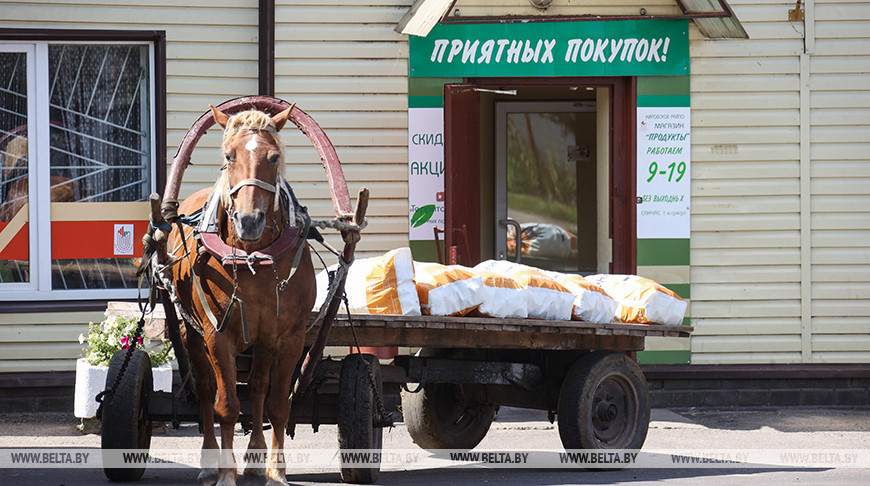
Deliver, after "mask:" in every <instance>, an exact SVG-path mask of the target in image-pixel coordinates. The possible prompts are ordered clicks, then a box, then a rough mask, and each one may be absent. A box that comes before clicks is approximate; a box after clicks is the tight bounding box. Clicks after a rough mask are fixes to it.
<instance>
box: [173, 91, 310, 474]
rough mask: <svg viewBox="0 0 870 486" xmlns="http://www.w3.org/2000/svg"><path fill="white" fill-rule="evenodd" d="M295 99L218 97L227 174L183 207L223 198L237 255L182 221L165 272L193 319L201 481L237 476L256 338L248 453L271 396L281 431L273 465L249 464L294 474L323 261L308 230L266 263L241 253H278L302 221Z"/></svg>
mask: <svg viewBox="0 0 870 486" xmlns="http://www.w3.org/2000/svg"><path fill="white" fill-rule="evenodd" d="M291 109H292V107H291V108H290V109H287V110H285V111H283V112H281V113H279V114H277V115H275V116H272V117H270V116H269V115H267V114H265V113H263V112H260V111H256V110H251V111H244V112H241V113H237V114H235V115H233V116H231V117H230V116H228V115H227V114H225V113H223V112H221V111H220V110H218V109H217V108H215V107H214V106H211V110H212V114H213V115H214V118H215V121H216V122H217V123H218V124H219V125H220V126H221V127H222V128H223V129H224V133H223V142H222V145H221V150H222V155H223V158H224V163H223V166H222V167H221V174H220V177H219V178H218V180H217V182H216V183H215V185H214V187H213V188H211V189H204V190H201V191H199V192H196V193H195V194H193V195H192V196H190V197H188V198H187V199H185V200H184V202H183V203H182V204H181V205H180V206H179V208H178V213H179V214H187V215H190V214H194V213H196V212H197V211H200V210H203V211H204V212H205V211H206V210H207V209H208V208H209V207H211V206H212V205H216V211H211V214H212V217H213V218H214V226H215V228H216V233H217V236H216V238H217V239H218V240H219V241H218V243H217V244H218V245H225V246H224V247H225V248H229V249H230V250H229V252H230V253H231V254H230V255H229V256H228V257H227V258H229V260H230V261H231V263H227V260H226V258H225V259H223V260H221V259H220V258H218V257H217V256H214V255H213V254H211V253H208V252H205V251H198V248H199V246H201V245H202V244H203V243H202V242H203V241H205V240H206V238H205V237H204V236H202V235H199V236H198V239H195V238H193V237H192V235H193V234H194V233H195V231H194V228H192V227H190V226H183V225H176V226H175V227H173V229H172V230H171V232H170V234H169V238H168V241H167V243H166V249H167V250H168V251H167V253H168V255H169V256H170V257H171V258H172V264H171V266H170V267H169V273H170V274H171V275H170V276H169V278H168V279H164V281H166V280H169V282H168V284H169V286H170V287H172V290H173V292H171V294H174V296H175V297H174V298H173V300H174V304H175V306H174V307H175V309H176V310H177V311H180V313H181V315H182V317H183V318H184V321H185V323H186V325H183V326H180V330H181V336H182V339H183V342H184V344H185V348H186V349H187V352H188V354H189V356H190V360H191V363H192V365H193V369H194V371H195V389H196V394H197V398H198V401H199V407H200V418H201V420H202V426H203V443H202V456H201V461H200V466H201V468H202V470H201V472H200V473H199V476H198V481H199V483H200V484H207V485H212V484H218V485H228V484H235V481H236V479H237V466H236V462H235V459H234V457H233V455H232V451H233V432H234V427H235V424H236V422H237V421H238V418H239V414H240V403H239V398H238V396H237V394H236V373H237V370H236V357H237V356H238V354H239V353H240V352H241V351H243V350H244V349H246V348H248V347H249V346H250V347H251V349H252V350H253V363H252V368H251V371H250V378H249V381H248V388H249V391H250V401H251V419H252V424H253V430H252V431H251V438H250V442H249V444H248V449H247V453H246V456H251V457H253V456H257V457H261V453H263V452H264V451H265V450H266V441H265V437H264V435H263V418H264V417H263V413H264V406H265V412H266V413H267V415H268V420H269V422H270V423H271V426H272V428H271V430H272V441H271V447H270V449H269V452H268V461H267V464H266V467H265V468H263V467H262V466H261V465H251V464H250V463H249V464H248V466H247V467H246V469H245V474H246V475H256V476H265V478H266V479H267V481H268V482H267V484H270V485H274V484H287V482H286V478H285V474H286V463H285V461H284V454H283V449H284V434H285V429H286V426H287V421H288V419H289V416H290V400H289V398H290V387H291V382H292V377H293V372H294V370H295V368H296V364H297V362H298V361H299V358H300V356H301V355H302V351H303V345H304V341H305V331H306V328H305V326H306V324H307V319H308V316H309V314H310V312H311V309H312V307H313V305H314V300H315V295H316V291H315V278H314V267H313V265H312V262H311V257H310V253H309V248H308V245H307V242H306V241H305V238H304V236H299V237H298V238H297V239H296V240H295V242H294V243H293V244H292V246H289V248H286V249H285V251H284V252H283V254H281V253H280V252H279V253H276V254H275V255H274V256H273V260H272V264H271V265H268V264H267V265H259V267H258V266H257V264H256V263H257V262H256V261H255V262H254V263H251V260H250V259H249V260H245V261H241V260H238V259H236V256H235V254H236V252H238V253H239V254H247V255H261V253H258V252H261V251H262V252H267V253H268V251H269V249H270V248H274V247H275V246H276V245H278V243H279V242H281V241H287V239H286V238H282V235H284V236H286V235H285V232H287V231H291V230H294V229H295V230H297V231H298V228H299V224H298V223H299V219H300V218H299V217H294V213H293V209H292V208H291V209H288V208H287V205H288V204H287V200H288V197H286V190H283V189H282V187H285V186H286V187H287V188H289V185H286V183H285V182H284V179H283V173H284V165H285V162H284V146H283V143H282V141H281V138H280V136H279V132H280V131H281V129H282V128H283V127H284V125H285V123H286V122H287V120H288V117H289V116H290V111H291ZM282 193H284V194H285V196H284V197H282ZM290 199H291V200H295V197H293V198H290ZM210 200H212V201H213V202H212V203H211V205H210V204H208V203H209V201H210ZM291 205H292V204H291ZM297 206H298V205H297ZM297 210H298V207H297ZM296 214H298V213H296ZM294 221H295V223H296V225H295V226H293V225H294ZM300 232H301V233H304V231H300ZM297 254H298V255H297ZM270 266H271V268H269V267H270ZM215 316H218V317H217V318H215ZM216 320H220V321H221V324H220V325H218V324H217V323H216ZM218 327H220V328H222V330H221V331H219V330H218V329H217V328H218ZM248 341H249V342H248ZM267 395H268V399H267V398H266V397H267ZM215 414H217V419H218V423H219V425H220V433H221V445H220V448H219V446H218V443H217V440H216V436H215V427H214V418H215ZM260 462H262V461H260Z"/></svg>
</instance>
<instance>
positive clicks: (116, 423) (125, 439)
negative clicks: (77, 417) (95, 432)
mask: <svg viewBox="0 0 870 486" xmlns="http://www.w3.org/2000/svg"><path fill="white" fill-rule="evenodd" d="M126 354H127V350H125V349H122V350H120V351H116V352H115V354H114V355H113V356H112V361H111V362H109V372H108V374H107V376H106V387H107V388H108V387H110V386H112V384H114V383H115V377H116V376H118V372H119V371H120V370H121V365H122V364H123V363H124V355H126ZM152 383H153V378H152V375H151V360H150V359H149V358H148V354H147V353H145V351H142V350H141V349H137V350H134V351H133V354H132V355H131V356H130V363H129V364H128V365H127V369H126V370H125V371H124V376H123V377H122V378H121V382H120V383H119V384H118V388H117V389H116V390H115V394H114V396H112V397H111V398H110V397H106V399H105V401H103V432H102V443H101V447H102V449H103V464H104V466H103V472H104V473H105V474H106V477H107V478H109V480H111V481H138V480H139V479H140V478H141V477H142V475H143V474H145V465H144V464H143V465H142V467H135V468H130V467H123V468H110V467H106V464H118V463H119V461H120V459H121V455H120V452H121V451H119V449H126V450H130V449H138V450H140V451H147V450H148V449H149V448H150V447H151V417H149V415H148V397H149V395H150V394H151V390H152V389H153V384H152Z"/></svg>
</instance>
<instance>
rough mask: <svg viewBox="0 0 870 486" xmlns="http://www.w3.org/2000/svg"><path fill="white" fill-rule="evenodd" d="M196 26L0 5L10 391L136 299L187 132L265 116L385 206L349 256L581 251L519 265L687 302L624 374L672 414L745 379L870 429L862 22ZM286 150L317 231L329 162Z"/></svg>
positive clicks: (834, 17) (445, 20) (857, 17)
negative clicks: (155, 204)
mask: <svg viewBox="0 0 870 486" xmlns="http://www.w3.org/2000/svg"><path fill="white" fill-rule="evenodd" d="M187 3H189V5H185V6H178V5H175V4H173V3H171V2H161V1H159V0H155V1H139V2H135V4H134V5H129V4H127V2H117V1H110V0H106V1H93V2H85V3H82V2H78V3H70V2H64V1H55V2H52V3H51V4H50V5H51V7H50V8H47V4H43V3H40V2H15V1H5V0H3V1H0V14H2V15H0V61H2V66H3V69H2V70H0V100H2V108H3V110H2V114H0V119H3V122H2V125H0V129H2V130H3V131H2V132H0V137H3V141H2V142H0V150H3V152H4V153H3V154H2V155H3V163H4V173H3V188H2V197H3V201H4V202H7V201H9V200H10V199H9V194H10V193H12V192H14V191H13V185H14V184H15V183H16V181H22V180H24V181H25V182H24V183H22V182H18V186H17V187H16V190H19V191H20V189H21V186H22V184H27V182H26V181H27V180H29V181H32V182H31V183H30V184H29V186H28V188H25V189H24V190H25V192H26V193H27V206H20V205H18V206H16V205H13V204H9V205H7V206H4V211H3V213H2V215H0V265H2V268H0V278H2V282H0V376H2V377H5V378H2V379H0V382H3V383H5V384H6V385H5V386H20V384H22V383H36V382H41V383H57V384H61V383H63V380H64V379H66V380H68V381H71V373H70V372H71V370H73V368H74V358H75V357H76V356H78V354H79V352H80V345H79V343H78V335H79V333H81V332H83V331H84V330H85V329H86V325H87V323H88V322H89V321H98V320H100V318H101V312H102V309H103V308H104V307H105V302H106V300H110V299H121V298H132V297H135V294H136V290H135V288H134V286H135V283H134V282H133V281H132V280H131V279H130V278H129V275H130V271H131V268H132V260H131V255H133V256H135V255H136V254H137V253H138V252H140V251H141V249H140V248H139V247H138V246H137V245H138V244H137V243H136V241H138V239H139V236H138V235H141V231H142V225H143V224H145V223H144V221H145V219H146V217H147V208H146V207H145V204H144V203H143V202H142V201H144V199H145V197H146V196H147V194H148V193H150V192H151V191H153V190H158V189H160V188H161V187H162V185H163V180H164V177H165V173H166V161H167V160H171V157H172V155H173V154H174V152H175V149H176V147H177V145H178V143H179V142H180V140H181V137H182V136H183V134H184V132H185V131H186V130H187V128H188V127H189V126H190V125H191V123H192V122H193V121H195V120H196V118H197V117H198V116H199V115H200V114H201V113H202V112H204V111H205V109H206V108H207V105H208V104H209V103H216V102H220V101H223V100H226V99H229V98H233V97H236V96H239V95H244V94H251V93H264V94H275V95H276V96H278V97H281V98H285V99H288V100H291V101H296V102H297V103H298V106H299V107H300V108H302V109H303V110H305V111H307V112H309V113H310V114H311V115H312V116H314V118H315V119H316V120H317V121H318V122H319V123H320V124H321V126H323V128H324V129H325V131H326V133H327V134H328V135H329V137H330V138H331V140H332V141H333V143H334V144H335V146H336V150H337V152H338V155H339V158H340V159H341V161H342V164H343V168H344V171H345V175H346V177H347V179H348V183H349V187H350V189H351V191H352V192H353V191H355V189H356V188H357V187H361V186H367V187H369V189H370V190H371V194H372V203H371V204H370V209H369V220H370V224H369V227H368V229H367V231H366V235H365V237H364V238H363V239H362V242H361V248H360V249H361V252H360V254H361V256H367V255H374V254H380V253H383V252H385V251H387V250H389V249H392V248H395V247H398V246H405V245H410V246H411V248H412V250H413V251H414V254H415V256H416V257H417V258H418V259H433V258H435V251H434V248H435V246H434V243H433V239H434V233H433V226H438V227H445V228H446V231H445V233H444V235H443V237H444V238H446V240H447V245H448V247H450V246H453V247H456V251H457V256H458V257H459V259H460V261H464V262H466V263H473V262H475V261H477V260H481V259H487V258H496V257H502V256H503V257H506V258H516V251H515V249H516V248H517V245H516V243H515V241H514V240H512V238H510V237H509V235H511V234H515V233H516V226H514V223H513V222H516V223H517V225H523V224H525V225H528V224H529V223H538V225H537V227H538V228H541V230H542V231H544V232H547V231H549V232H550V233H549V234H551V235H552V234H557V235H564V233H561V231H565V232H566V233H567V234H568V240H567V241H569V244H568V246H567V247H563V248H561V249H557V250H554V251H555V253H550V254H546V255H543V256H539V257H538V258H537V260H536V259H535V257H534V256H527V258H526V262H529V263H531V264H537V265H540V266H547V267H550V268H559V269H562V270H568V271H578V272H582V273H596V272H613V273H636V274H640V275H643V276H646V277H649V278H653V279H655V280H657V281H659V282H660V283H662V284H665V285H666V286H668V287H669V288H671V289H673V290H674V291H676V292H677V293H679V294H680V295H681V296H683V297H684V298H686V299H687V300H689V301H690V306H689V313H688V316H687V318H686V321H685V322H686V324H690V325H692V326H694V328H695V332H694V334H693V336H692V338H691V339H690V340H665V339H660V340H648V342H647V344H648V349H647V351H644V352H642V353H639V354H638V359H639V361H640V362H641V363H643V364H646V365H647V367H646V369H647V370H649V374H648V376H649V377H652V378H651V379H652V380H657V379H659V378H661V379H665V378H668V377H677V376H680V377H688V378H693V379H696V381H697V382H698V383H701V384H700V385H698V387H700V390H701V391H700V392H697V394H696V395H691V396H690V395H686V397H685V398H684V399H683V401H685V400H692V399H697V400H698V401H699V403H698V404H699V405H703V404H705V403H703V402H704V401H705V400H706V401H710V400H713V401H715V400H717V399H719V398H721V399H722V400H724V401H726V402H727V399H728V396H726V395H725V394H724V393H723V394H721V395H716V394H715V393H709V391H710V390H712V389H724V388H727V387H728V386H729V385H728V383H727V382H728V379H732V378H738V379H739V378H745V379H770V380H771V381H773V380H776V381H783V380H784V379H788V378H801V379H802V380H803V381H800V382H799V381H794V380H792V381H791V383H799V386H800V387H804V388H818V389H824V391H823V392H813V393H804V392H799V393H797V394H795V393H794V392H793V390H792V391H789V392H788V393H786V392H785V391H783V392H782V393H775V392H774V391H768V392H765V394H763V395H764V396H760V395H759V394H758V393H755V394H754V395H753V394H746V395H743V396H746V397H749V398H746V399H745V400H748V401H751V400H755V401H757V402H758V403H761V402H776V401H777V400H780V401H787V402H789V403H805V404H808V403H813V402H825V403H844V404H845V403H855V402H861V401H862V400H863V402H861V403H865V402H866V401H867V399H870V395H868V393H870V392H868V386H870V380H868V378H867V376H868V371H870V244H868V243H867V241H870V238H868V237H870V209H868V208H870V204H868V203H870V158H868V156H867V153H868V152H870V150H868V149H870V116H868V115H870V79H868V75H867V72H868V66H870V2H848V1H819V0H816V1H809V2H798V3H797V5H796V4H795V2H790V1H778V2H777V1H769V2H756V1H744V0H739V1H738V0H730V1H728V2H725V1H724V0H723V1H720V0H651V1H648V2H636V1H624V2H615V3H614V2H594V1H574V0H553V1H552V2H545V1H537V0H534V1H531V2H530V1H528V0H489V1H487V0H456V1H449V0H448V1H442V0H418V1H416V2H412V1H411V0H370V1H354V0H347V1H339V0H336V1H334V2H330V1H327V2H314V1H311V2H306V1H286V2H284V1H281V0H275V1H265V0H264V1H259V2H257V1H253V0H250V1H223V2H221V1H209V2H196V1H194V2H187ZM412 4H413V5H412ZM544 4H547V6H546V8H540V7H542V6H544ZM536 5H537V6H536ZM402 32H405V33H402ZM25 135H26V139H27V142H26V143H23V144H22V139H23V136H25ZM287 142H288V153H287V155H288V162H289V164H288V173H287V178H288V180H291V181H294V182H293V185H294V188H295V189H296V191H297V194H298V196H299V197H300V199H302V200H304V201H305V203H306V204H307V205H308V206H309V208H310V210H311V212H312V214H313V215H315V216H323V217H326V216H329V214H330V212H331V203H330V200H329V195H328V194H329V193H328V191H327V190H326V186H325V178H324V177H323V173H322V169H321V166H320V161H319V159H318V157H317V154H316V152H315V151H314V150H313V148H311V147H310V146H309V145H308V142H307V139H305V137H304V136H301V135H300V136H298V137H295V138H293V137H289V138H288V139H287ZM218 144H219V139H218V136H217V134H215V133H211V134H209V135H207V136H206V137H204V138H203V140H202V141H201V142H200V145H199V148H198V149H197V151H196V152H195V153H194V157H193V163H194V165H193V166H192V167H191V168H190V169H188V170H187V172H186V173H185V181H184V185H183V187H182V196H184V195H187V194H190V193H192V192H194V191H195V190H198V189H200V188H203V187H207V186H209V185H211V183H212V182H213V181H214V180H215V178H216V172H217V168H218V167H219V165H220V160H219V157H218V156H217V153H218V152H217V146H218ZM22 161H24V163H23V164H22ZM22 208H25V209H22ZM560 230H561V231H560ZM511 232H513V233H511ZM127 235H129V236H127ZM131 244H132V245H133V247H132V248H130V245H131ZM520 245H522V243H521V244H520ZM512 248H513V249H512ZM13 264H14V265H16V266H15V267H14V268H13ZM657 377H658V378H657ZM828 379H832V380H833V381H831V380H828ZM4 380H5V381H4ZM28 380H29V381H28ZM40 380H41V381H40ZM52 380H54V381H52ZM786 381H787V380H786ZM783 382H785V381H783ZM809 382H813V383H816V382H818V383H816V384H811V383H809ZM16 384H17V385H16ZM768 384H770V383H768ZM0 385H2V383H0ZM69 385H70V386H71V383H69ZM731 385H732V388H735V386H733V383H731ZM656 386H658V385H656ZM663 386H666V385H663ZM795 386H798V385H795ZM698 387H695V389H696V390H697V389H698ZM703 387H708V388H709V390H708V389H704V388H703ZM736 388H740V386H736ZM731 395H732V396H733V395H734V394H733V393H732V394H731ZM693 396H694V397H695V398H692V397H693ZM709 397H714V398H709ZM717 397H718V398H717ZM675 403H676V402H675ZM680 403H682V402H680ZM735 403H736V402H735ZM728 404H730V403H728Z"/></svg>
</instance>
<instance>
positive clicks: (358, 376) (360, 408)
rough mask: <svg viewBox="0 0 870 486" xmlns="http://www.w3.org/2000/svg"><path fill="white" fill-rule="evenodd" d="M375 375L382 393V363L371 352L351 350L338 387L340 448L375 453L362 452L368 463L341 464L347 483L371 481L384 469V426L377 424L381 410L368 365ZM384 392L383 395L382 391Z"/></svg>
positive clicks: (364, 459) (345, 359) (375, 479)
mask: <svg viewBox="0 0 870 486" xmlns="http://www.w3.org/2000/svg"><path fill="white" fill-rule="evenodd" d="M363 360H365V363H368V365H369V368H370V369H371V370H372V373H373V374H374V377H375V383H377V388H378V393H380V394H382V392H383V385H382V382H381V365H380V362H378V359H377V358H376V357H375V356H373V355H371V354H349V355H347V356H346V357H345V358H344V360H342V362H341V381H340V382H339V391H338V448H339V449H340V450H341V451H356V452H371V453H374V454H377V455H376V456H368V457H367V458H365V456H361V457H360V459H361V460H362V461H366V464H363V465H359V464H354V465H347V466H346V465H344V464H342V465H341V480H342V481H344V482H345V483H357V484H368V483H373V482H375V481H377V480H378V474H379V473H380V470H381V461H380V452H381V446H382V443H383V431H384V429H383V427H375V426H374V421H375V417H376V416H377V413H378V410H377V405H375V396H374V393H373V392H372V387H371V382H370V381H369V377H368V373H367V372H366V366H365V364H364V362H363ZM382 396H383V395H382Z"/></svg>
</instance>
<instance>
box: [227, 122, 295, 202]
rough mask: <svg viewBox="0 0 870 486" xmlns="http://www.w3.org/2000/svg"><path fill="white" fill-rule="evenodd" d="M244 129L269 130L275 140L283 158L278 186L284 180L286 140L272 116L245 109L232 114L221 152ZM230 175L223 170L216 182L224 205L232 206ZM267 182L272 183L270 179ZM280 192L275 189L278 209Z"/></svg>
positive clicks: (280, 164)
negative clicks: (279, 132)
mask: <svg viewBox="0 0 870 486" xmlns="http://www.w3.org/2000/svg"><path fill="white" fill-rule="evenodd" d="M243 130H259V131H263V132H268V133H269V134H270V135H271V136H272V138H273V139H274V140H275V145H276V146H277V147H278V150H279V151H280V152H281V158H280V159H279V161H278V177H277V180H276V181H275V185H276V186H278V185H279V184H281V183H282V181H283V180H284V141H283V140H281V136H280V135H278V130H277V128H276V126H275V122H273V121H272V117H270V116H269V115H267V114H266V113H263V112H262V111H257V110H248V111H243V112H240V113H236V114H235V115H233V116H231V117H230V119H229V120H228V121H227V126H226V128H225V129H224V136H223V141H222V142H221V153H223V152H224V151H225V150H226V146H227V144H228V143H229V142H230V141H231V140H232V138H233V137H234V136H235V135H236V134H237V133H238V132H241V131H243ZM228 177H229V176H228V175H227V171H225V170H222V171H221V175H220V177H219V178H218V180H217V184H216V185H217V187H218V188H219V189H220V191H221V202H222V203H223V204H224V207H230V203H231V201H230V187H229V180H228ZM265 182H269V183H271V182H270V181H265ZM280 194H281V191H275V203H274V208H275V210H278V208H279V207H280V204H281V197H280Z"/></svg>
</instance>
